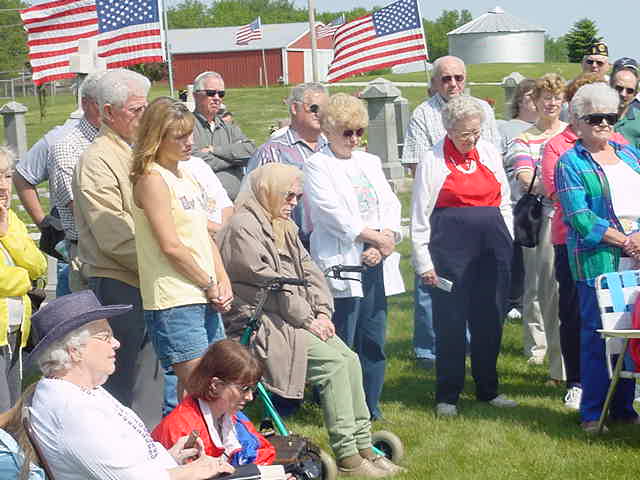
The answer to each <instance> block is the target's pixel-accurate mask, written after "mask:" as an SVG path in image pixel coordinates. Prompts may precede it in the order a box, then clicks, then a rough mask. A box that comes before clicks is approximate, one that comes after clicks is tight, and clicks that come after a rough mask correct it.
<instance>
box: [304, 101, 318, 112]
mask: <svg viewBox="0 0 640 480" xmlns="http://www.w3.org/2000/svg"><path fill="white" fill-rule="evenodd" d="M305 105H309V104H308V103H305ZM309 111H310V112H311V113H318V112H319V111H320V105H318V104H317V103H312V104H311V105H309Z"/></svg>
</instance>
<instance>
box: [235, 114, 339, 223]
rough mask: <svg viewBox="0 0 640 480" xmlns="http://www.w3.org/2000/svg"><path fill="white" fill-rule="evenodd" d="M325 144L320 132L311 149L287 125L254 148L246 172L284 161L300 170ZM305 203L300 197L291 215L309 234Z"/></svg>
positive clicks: (308, 220) (304, 199) (307, 209)
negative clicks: (283, 129)
mask: <svg viewBox="0 0 640 480" xmlns="http://www.w3.org/2000/svg"><path fill="white" fill-rule="evenodd" d="M325 146H327V139H326V137H325V136H324V135H322V134H321V135H320V136H319V137H318V143H317V144H316V148H315V149H313V148H311V147H310V146H309V144H308V143H307V142H305V141H304V140H303V139H302V138H300V136H299V135H298V133H297V132H296V131H295V130H294V129H292V128H291V127H289V128H287V129H286V130H285V131H284V132H283V133H281V134H280V135H276V136H274V137H271V138H270V139H269V140H267V141H266V142H265V143H263V144H262V145H261V146H260V147H259V148H258V149H257V150H256V152H255V153H254V154H253V156H252V157H251V160H249V165H248V166H247V173H249V172H251V171H252V170H255V169H256V168H258V167H262V166H263V165H266V164H267V163H284V164H286V165H293V166H294V167H298V168H299V169H300V170H302V168H303V167H304V162H306V161H307V159H308V158H309V157H310V156H311V155H313V154H314V153H316V152H319V151H321V150H322V149H323V148H324V147H325ZM306 203H307V201H306V197H302V202H299V203H298V206H297V207H296V208H295V209H294V210H293V215H292V217H293V221H294V222H296V225H298V227H299V228H300V231H301V232H304V233H305V234H309V233H311V231H312V230H313V227H312V225H311V219H310V218H309V214H308V212H309V207H308V205H307V204H306Z"/></svg>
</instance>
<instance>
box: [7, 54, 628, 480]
mask: <svg viewBox="0 0 640 480" xmlns="http://www.w3.org/2000/svg"><path fill="white" fill-rule="evenodd" d="M578 70H579V67H578V66H577V65H568V64H563V65H554V64H545V65H535V64H533V65H507V64H502V65H482V66H478V65H471V66H470V67H469V77H470V80H471V81H499V80H500V79H501V78H502V77H504V76H506V75H508V74H509V73H510V72H512V71H520V72H521V73H523V74H525V75H528V76H533V77H536V76H540V75H541V74H543V73H545V72H547V71H559V72H560V73H561V74H563V75H564V76H565V77H566V78H571V77H573V76H574V75H575V74H577V73H578ZM388 78H389V79H391V80H396V81H421V80H423V78H424V76H423V75H422V74H408V75H390V76H388ZM364 79H365V80H371V79H372V78H371V77H364ZM355 80H359V81H362V78H357V79H355ZM331 90H332V92H335V91H339V90H343V91H356V90H357V88H356V87H353V88H347V87H341V88H332V89H331ZM287 92H288V89H287V88H283V87H276V88H270V89H268V90H267V89H260V88H247V89H229V94H228V97H227V98H225V101H226V103H227V105H228V107H229V109H230V110H232V111H233V112H234V114H235V117H236V120H237V122H238V123H239V124H240V125H241V126H242V128H243V130H244V131H245V132H246V133H247V135H249V136H250V137H252V138H254V139H255V140H256V141H257V143H261V142H262V141H264V140H265V138H266V137H267V131H268V130H267V129H268V127H269V125H270V124H271V123H272V122H273V121H274V120H275V119H277V118H282V117H285V116H286V108H285V106H284V105H283V104H282V98H284V97H285V96H286V95H287ZM166 93H167V91H166V88H164V87H154V88H153V90H152V92H151V95H150V97H151V98H155V97H157V96H159V95H164V94H166ZM402 93H403V95H404V96H406V97H407V98H408V99H409V101H410V103H411V107H412V108H414V107H415V106H416V105H417V104H418V103H419V102H420V101H422V100H423V98H424V91H423V89H422V88H405V89H403V92H402ZM472 94H474V95H476V96H479V97H488V96H491V97H493V98H496V99H497V100H498V102H497V111H498V112H499V113H500V112H501V109H502V92H501V89H498V87H482V89H480V88H478V89H476V88H474V89H473V90H472ZM18 101H20V102H21V103H25V104H27V105H28V106H29V109H30V111H29V113H28V114H27V124H28V129H29V142H30V144H31V143H33V142H34V141H35V140H37V139H38V138H39V137H40V136H41V135H42V134H43V133H44V132H46V131H47V130H49V129H50V128H51V127H52V126H53V125H56V124H59V123H62V122H63V121H64V119H66V118H67V116H68V114H69V112H71V111H72V110H73V105H74V102H73V99H72V98H71V97H70V96H68V95H67V96H57V97H55V98H51V99H50V105H49V113H48V116H47V118H46V119H45V121H44V122H40V120H39V117H38V110H37V104H36V103H35V101H34V99H33V98H28V99H24V98H21V99H18ZM401 199H402V201H403V209H404V216H406V215H407V213H408V212H407V208H408V203H409V195H408V194H405V195H402V197H401ZM14 206H15V205H14ZM399 249H400V252H401V253H402V256H403V260H402V269H403V273H404V276H405V282H406V285H407V290H408V292H407V293H405V294H403V295H399V296H395V297H392V298H390V301H389V327H388V339H387V356H388V367H387V376H386V383H385V389H384V392H383V401H382V409H383V412H384V415H385V416H386V418H387V420H388V421H389V422H390V423H389V424H386V425H374V429H387V430H392V431H394V432H395V433H396V434H397V435H399V436H400V438H401V439H402V441H403V442H404V445H405V449H406V458H405V460H404V461H403V464H404V465H405V466H407V467H408V468H409V473H407V474H405V475H404V476H402V477H401V478H407V479H420V480H422V479H434V480H437V479H442V480H459V479H508V480H515V479H526V480H533V479H540V480H549V479H562V480H573V479H609V478H611V479H613V478H617V479H626V478H635V477H636V476H637V475H638V474H637V470H636V469H638V468H639V467H640V454H639V453H638V448H639V447H640V428H638V427H626V428H625V427H612V428H611V431H610V433H609V434H607V435H605V436H602V437H590V436H587V435H586V434H584V433H583V432H582V431H581V430H580V427H579V417H578V414H577V413H576V412H569V411H567V410H566V409H565V408H564V406H563V403H562V399H563V396H564V393H565V391H564V389H563V388H552V387H546V386H544V383H545V381H546V379H547V374H548V373H547V369H546V367H545V366H528V365H526V362H525V360H526V359H525V357H524V356H523V355H522V351H521V350H522V341H521V326H520V325H518V324H515V323H507V324H506V325H505V331H504V340H503V346H502V353H501V355H500V359H499V365H498V368H499V372H500V381H501V391H502V392H503V393H506V394H507V395H509V396H510V397H512V398H514V399H516V400H517V401H518V402H520V406H519V407H518V408H515V409H510V410H498V409H495V408H492V407H490V406H489V405H487V404H484V403H479V402H476V401H475V400H474V397H473V383H472V381H471V379H470V376H469V381H468V382H467V385H466V388H465V393H464V395H463V396H462V399H461V401H460V404H459V407H460V409H459V410H460V415H459V416H458V417H457V418H452V419H438V418H436V417H435V415H434V412H433V407H434V392H435V376H434V372H433V371H425V370H421V369H419V368H417V367H416V366H415V364H414V362H413V360H412V344H411V340H412V331H413V330H412V329H413V274H412V270H411V267H410V264H409V260H410V246H409V243H408V241H407V240H405V241H403V243H402V244H401V245H400V247H399ZM258 410H259V409H258V407H257V406H253V405H252V406H251V407H250V408H249V409H248V413H250V414H252V417H253V419H254V421H258V420H259V418H260V415H259V412H258ZM287 423H288V426H289V428H290V429H291V430H292V431H294V432H297V433H301V434H304V435H307V436H309V437H311V438H312V439H313V440H315V441H316V442H318V443H319V444H320V445H322V446H324V447H325V448H326V447H327V435H326V432H325V430H324V427H323V425H322V415H321V412H320V410H319V408H318V407H317V406H315V405H313V404H311V403H308V404H305V406H304V408H303V409H302V411H300V412H299V413H298V414H297V415H296V416H295V417H294V418H293V419H292V420H290V421H288V422H287ZM636 456H638V457H639V458H637V459H636Z"/></svg>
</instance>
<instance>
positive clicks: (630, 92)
mask: <svg viewBox="0 0 640 480" xmlns="http://www.w3.org/2000/svg"><path fill="white" fill-rule="evenodd" d="M613 88H615V89H616V90H617V91H618V93H622V92H627V95H633V94H634V93H636V89H635V88H629V87H623V86H622V85H616V86H615V87H613Z"/></svg>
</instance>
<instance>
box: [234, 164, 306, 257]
mask: <svg viewBox="0 0 640 480" xmlns="http://www.w3.org/2000/svg"><path fill="white" fill-rule="evenodd" d="M296 181H297V182H299V183H300V184H301V185H302V171H301V170H300V169H299V168H296V167H294V166H292V165H285V164H282V163H268V164H266V165H264V166H262V167H260V168H257V169H255V170H254V171H252V172H251V173H250V174H249V176H248V177H247V178H246V183H245V185H244V186H243V188H242V189H241V190H240V193H238V197H237V198H236V203H235V207H236V209H237V210H239V209H240V208H242V207H243V206H244V205H247V204H251V203H254V204H256V205H257V206H259V207H260V209H261V210H262V211H263V213H264V215H265V216H266V218H267V221H269V223H270V224H271V227H272V228H273V233H274V236H275V239H276V247H277V248H279V249H283V248H284V246H285V240H286V238H287V237H289V238H290V239H292V238H294V237H295V235H297V227H296V224H295V223H294V222H293V220H291V219H290V218H289V219H285V218H281V217H280V209H281V208H282V206H283V202H284V201H285V196H286V194H287V192H289V191H290V190H291V186H292V185H293V184H294V183H296Z"/></svg>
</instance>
